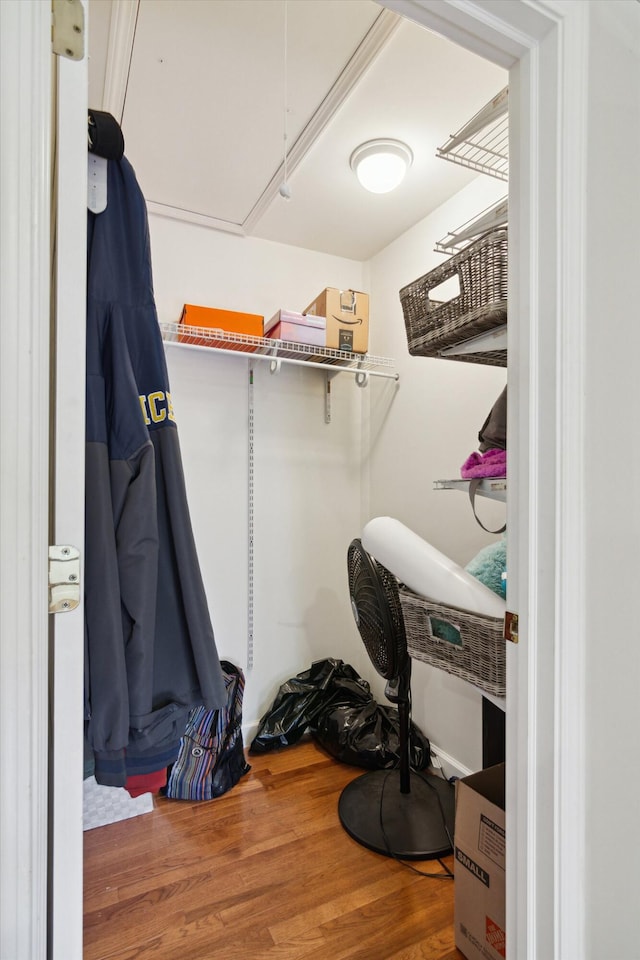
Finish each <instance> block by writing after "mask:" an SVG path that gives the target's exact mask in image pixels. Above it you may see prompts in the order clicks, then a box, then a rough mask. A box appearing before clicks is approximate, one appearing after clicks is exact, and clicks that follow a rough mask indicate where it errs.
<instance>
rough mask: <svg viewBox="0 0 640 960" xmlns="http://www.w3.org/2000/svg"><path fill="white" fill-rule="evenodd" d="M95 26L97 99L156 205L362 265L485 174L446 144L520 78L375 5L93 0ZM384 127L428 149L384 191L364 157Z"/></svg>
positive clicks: (295, 0) (343, 0)
mask: <svg viewBox="0 0 640 960" xmlns="http://www.w3.org/2000/svg"><path fill="white" fill-rule="evenodd" d="M89 33H90V42H89V55H90V59H89V104H90V106H91V107H92V108H94V109H104V110H108V111H109V112H110V113H113V114H114V116H116V117H117V119H118V120H119V121H120V122H121V125H122V129H123V133H124V137H125V144H126V148H125V149H126V155H127V157H128V159H129V160H130V161H131V163H132V164H133V166H134V169H135V171H136V174H137V177H138V180H139V182H140V185H141V188H142V191H143V193H144V195H145V198H146V200H147V203H148V204H149V208H150V210H152V211H154V212H157V213H163V214H165V215H168V216H175V217H178V218H180V219H188V220H192V221H194V222H200V223H203V224H204V225H207V226H210V227H212V228H214V229H223V230H227V231H231V232H234V233H239V234H244V235H248V236H255V237H261V238H263V239H267V240H273V241H278V242H281V243H288V244H294V245H296V246H300V247H307V248H309V249H313V250H320V251H324V252H328V253H333V254H336V255H338V256H342V257H347V258H352V259H355V260H367V259H369V258H370V257H371V256H373V255H374V254H375V253H377V252H378V251H379V250H380V249H382V248H384V247H385V246H386V245H387V244H388V243H390V242H391V241H392V240H393V239H395V238H396V237H397V236H399V235H400V234H402V233H403V232H404V231H405V230H407V229H408V228H409V227H411V226H412V225H413V224H414V223H416V222H417V221H419V220H421V219H422V218H424V217H425V216H426V215H427V214H429V213H430V212H431V211H432V210H434V209H435V208H436V207H438V206H439V205H440V204H442V203H443V202H444V201H445V200H446V199H448V198H449V197H450V196H452V195H453V194H454V193H457V192H458V190H460V189H461V188H462V187H463V186H465V185H466V184H467V183H468V182H469V181H470V180H471V179H472V178H473V177H474V176H476V174H474V173H473V172H471V171H469V170H466V169H465V168H463V167H460V166H457V165H455V164H452V163H448V162H447V161H444V160H442V159H437V158H436V156H435V153H436V148H437V147H438V146H441V145H442V144H443V143H444V142H445V141H446V140H447V139H448V137H449V136H450V135H451V134H452V133H454V132H455V131H457V130H458V129H459V128H460V127H461V126H462V125H463V124H464V123H465V122H466V121H467V120H469V119H470V118H471V117H472V116H473V115H474V114H475V113H476V112H477V111H478V110H479V109H480V108H481V107H483V106H484V105H485V103H487V101H488V100H490V99H491V98H492V97H493V96H494V95H495V94H496V93H497V92H498V91H499V90H501V89H502V87H504V86H505V84H506V82H507V75H506V73H505V71H504V70H502V69H501V68H499V67H497V66H495V65H493V64H490V63H488V62H487V61H485V60H483V59H481V58H479V57H477V56H475V55H473V54H471V53H468V52H467V51H465V50H463V49H462V48H460V47H457V46H456V45H454V44H452V43H450V42H448V41H446V40H443V39H442V38H440V37H438V36H436V35H435V34H432V33H430V32H429V31H427V30H425V29H424V28H422V27H419V26H417V25H416V24H414V23H411V22H409V21H407V20H403V19H401V18H400V17H398V16H397V15H396V14H395V13H392V12H391V11H389V10H386V9H384V8H383V7H381V6H380V5H379V4H378V3H375V2H373V0H119V3H117V4H113V3H112V2H111V0H90V3H89ZM285 36H286V43H285ZM285 102H286V111H285ZM285 128H286V134H287V137H286V141H285V138H284V134H285ZM378 137H385V138H387V137H390V138H395V139H398V140H403V141H405V142H406V143H407V144H408V145H409V146H410V147H411V149H412V151H413V154H414V162H413V165H412V167H411V169H410V170H409V173H408V175H407V177H406V178H405V180H404V182H403V183H402V185H401V186H400V187H399V188H398V189H397V190H396V191H394V192H393V193H390V194H384V195H374V194H370V193H367V192H366V191H365V190H364V189H363V188H362V187H361V186H360V184H359V183H358V182H357V180H356V178H355V176H354V174H353V172H352V171H351V169H350V167H349V157H350V155H351V152H352V151H353V150H354V148H355V147H356V146H358V145H359V144H360V143H362V142H364V141H366V140H370V139H373V138H378ZM285 143H286V148H287V168H288V176H287V180H288V183H289V185H290V189H291V199H290V200H284V199H283V198H282V197H281V196H280V195H279V193H278V188H279V186H280V184H281V183H282V181H283V179H284V170H283V160H284V154H285ZM505 192H506V191H505ZM452 226H456V225H452Z"/></svg>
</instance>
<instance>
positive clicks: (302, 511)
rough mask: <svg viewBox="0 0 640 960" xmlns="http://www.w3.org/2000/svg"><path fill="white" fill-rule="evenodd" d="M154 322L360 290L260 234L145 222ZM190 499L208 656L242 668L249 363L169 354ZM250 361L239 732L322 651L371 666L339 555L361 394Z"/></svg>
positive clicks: (356, 504) (355, 499) (335, 268)
mask: <svg viewBox="0 0 640 960" xmlns="http://www.w3.org/2000/svg"><path fill="white" fill-rule="evenodd" d="M150 230H151V235H152V256H153V271H154V287H155V294H156V302H157V306H158V313H159V316H160V319H161V320H177V319H178V318H179V316H180V310H181V308H182V304H183V303H185V302H187V303H196V304H201V305H209V306H220V307H226V308H229V309H235V310H246V311H249V312H254V313H260V314H264V315H265V316H267V317H270V316H271V315H272V314H273V313H274V312H275V311H276V310H277V309H278V308H280V307H283V308H285V309H292V310H301V309H303V308H304V307H305V306H306V305H307V303H308V302H309V301H310V300H312V299H313V297H314V296H315V295H316V294H317V293H318V292H320V290H322V289H323V288H324V287H325V286H338V287H343V288H348V287H352V288H356V289H361V288H362V281H363V267H362V265H361V264H360V263H359V262H353V261H348V260H343V259H340V258H337V257H330V256H326V255H321V254H318V253H312V252H309V251H305V250H299V249H296V248H293V247H284V246H282V245H280V244H275V243H270V242H267V241H263V240H253V239H245V238H239V237H235V236H231V235H226V234H222V233H216V232H215V231H211V230H208V229H206V228H203V227H196V226H190V225H188V224H184V223H178V222H176V221H171V220H168V219H164V218H161V217H155V216H152V217H151V218H150ZM167 354H168V360H169V375H170V379H171V386H172V395H173V399H174V407H175V411H176V417H177V420H178V428H179V432H180V440H181V448H182V454H183V461H184V468H185V475H186V482H187V491H188V496H189V504H190V509H191V514H192V519H193V525H194V530H195V537H196V542H197V546H198V552H199V557H200V563H201V567H202V571H203V576H204V581H205V585H206V589H207V595H208V599H209V606H210V612H211V617H212V621H213V626H214V630H215V635H216V642H217V644H218V651H219V653H220V656H221V657H222V658H223V659H225V658H226V659H229V660H232V661H233V662H234V663H237V664H239V665H240V666H242V667H243V669H244V668H245V667H246V663H247V580H248V578H247V557H248V548H247V539H248V521H247V516H248V507H247V502H248V501H247V491H248V479H247V464H248V443H247V437H248V426H247V424H248V366H249V361H248V360H247V358H246V356H242V357H229V356H225V355H220V354H217V353H215V352H214V351H211V353H203V352H202V351H195V350H188V351H187V350H184V349H182V348H180V347H169V348H168V351H167ZM324 383H325V379H324V373H323V372H322V371H319V370H309V369H302V368H300V367H295V366H289V367H287V366H286V365H283V367H282V370H281V372H280V373H279V374H276V375H272V374H271V373H270V372H269V364H268V363H265V362H260V361H255V384H254V408H255V422H254V429H255V443H254V459H255V470H254V488H255V500H254V515H255V526H254V553H255V556H254V571H255V574H254V580H255V590H254V608H255V627H254V667H253V669H252V670H250V671H248V672H247V676H246V690H245V701H244V717H243V718H244V722H245V727H247V728H250V727H251V726H252V725H255V724H256V723H257V721H258V720H259V718H260V716H261V715H262V714H263V713H264V711H265V710H266V709H267V708H268V707H269V706H270V705H271V703H272V701H273V698H274V696H275V694H276V692H277V690H278V687H279V686H280V684H281V683H282V682H283V681H284V680H287V679H288V678H289V677H291V676H293V675H295V674H296V673H298V672H300V671H301V670H304V669H306V668H307V667H308V666H310V664H311V663H312V661H314V660H318V659H321V658H323V657H327V656H332V657H336V658H340V659H343V660H345V661H346V662H349V663H351V664H352V665H353V666H354V667H355V669H356V670H358V672H359V673H360V674H361V675H363V676H366V674H367V672H369V673H370V672H371V668H370V665H369V663H368V660H367V657H366V654H365V652H364V649H363V646H362V643H361V641H360V637H359V635H358V633H357V630H356V628H355V624H354V622H353V617H352V614H351V609H350V604H349V597H348V591H347V580H346V552H347V547H348V544H349V542H350V540H351V539H352V538H353V537H354V536H357V535H358V534H359V531H360V521H361V516H360V501H361V477H360V461H361V446H360V444H361V431H360V424H361V406H362V394H363V391H362V390H360V389H359V388H358V387H357V386H356V385H355V382H354V379H353V377H352V376H349V375H346V374H342V375H340V376H338V377H336V378H335V379H334V380H333V382H332V390H331V395H332V401H331V406H332V422H331V423H330V424H327V423H325V417H324Z"/></svg>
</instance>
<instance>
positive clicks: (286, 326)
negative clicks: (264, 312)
mask: <svg viewBox="0 0 640 960" xmlns="http://www.w3.org/2000/svg"><path fill="white" fill-rule="evenodd" d="M326 330H327V321H326V320H325V318H324V317H315V316H311V314H309V315H308V316H304V314H302V313H294V311H292V310H278V312H277V313H275V314H274V315H273V316H272V317H271V319H270V320H268V321H267V322H265V325H264V335H265V337H273V338H274V339H276V340H290V341H291V342H292V343H309V344H312V345H313V346H314V347H324V345H325V337H326Z"/></svg>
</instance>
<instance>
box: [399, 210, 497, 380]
mask: <svg viewBox="0 0 640 960" xmlns="http://www.w3.org/2000/svg"><path fill="white" fill-rule="evenodd" d="M507 249H508V243H507V228H506V227H498V228H496V229H494V230H490V231H489V232H488V233H486V234H484V236H482V237H480V238H479V239H478V240H474V241H473V242H472V243H470V244H469V246H468V247H465V249H464V250H461V251H460V253H457V254H455V255H454V256H453V257H451V258H450V259H449V260H447V261H446V262H445V263H443V264H441V265H440V266H439V267H436V268H435V269H434V270H430V271H429V273H427V274H425V275H424V276H423V277H420V278H419V279H418V280H414V281H413V283H409V284H407V286H406V287H403V288H402V289H401V290H400V302H401V304H402V311H403V314H404V322H405V327H406V331H407V344H408V347H409V353H411V354H413V355H414V356H418V357H442V351H443V350H444V349H446V348H447V347H452V346H455V345H458V344H460V343H462V342H464V341H466V340H470V339H472V338H473V337H477V336H478V335H479V334H481V333H487V332H489V331H491V330H495V329H496V328H497V327H501V326H503V325H504V324H505V323H506V322H507V265H508V257H507ZM454 276H457V277H458V280H459V284H460V293H459V294H458V295H457V296H455V297H453V298H452V299H451V300H447V301H446V302H444V303H443V302H441V301H437V300H433V299H431V297H430V294H431V291H432V290H434V289H435V288H437V287H439V286H440V285H441V284H442V283H444V282H445V281H446V280H448V279H449V278H451V277H454ZM454 359H456V360H464V361H467V362H470V363H485V364H491V365H493V366H506V363H507V355H506V350H494V351H490V352H477V353H476V352H474V353H468V354H459V355H456V356H455V358H454Z"/></svg>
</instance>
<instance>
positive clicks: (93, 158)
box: [87, 110, 124, 213]
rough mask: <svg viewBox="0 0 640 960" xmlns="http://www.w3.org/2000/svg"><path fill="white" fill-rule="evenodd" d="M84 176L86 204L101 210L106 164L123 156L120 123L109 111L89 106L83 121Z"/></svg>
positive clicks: (105, 185)
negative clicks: (84, 135) (86, 170)
mask: <svg viewBox="0 0 640 960" xmlns="http://www.w3.org/2000/svg"><path fill="white" fill-rule="evenodd" d="M87 141H88V143H87V145H88V150H89V152H88V179H87V206H88V208H89V210H90V211H91V212H92V213H102V211H103V210H105V209H106V206H107V165H108V162H109V160H121V159H122V157H123V156H124V137H123V135H122V130H121V129H120V124H119V123H118V121H117V120H116V119H115V117H113V116H112V115H111V114H110V113H105V112H104V111H103V110H89V115H88V122H87Z"/></svg>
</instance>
